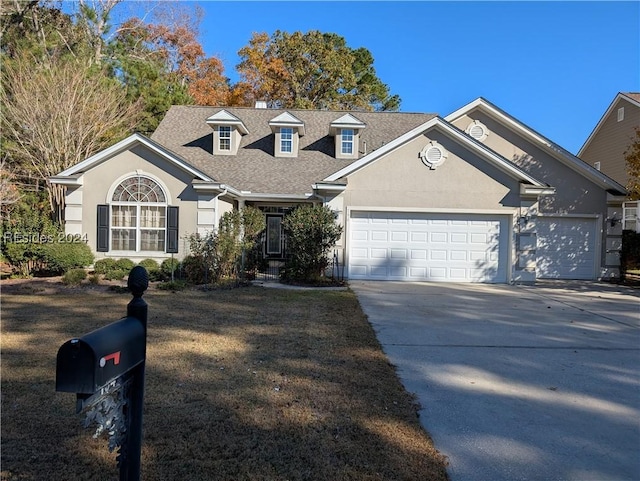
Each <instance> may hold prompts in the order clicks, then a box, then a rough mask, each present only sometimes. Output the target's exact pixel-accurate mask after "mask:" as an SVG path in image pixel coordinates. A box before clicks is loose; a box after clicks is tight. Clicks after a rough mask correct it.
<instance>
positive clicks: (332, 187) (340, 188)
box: [311, 184, 347, 192]
mask: <svg viewBox="0 0 640 481" xmlns="http://www.w3.org/2000/svg"><path fill="white" fill-rule="evenodd" d="M311 188H312V189H313V190H319V191H329V192H344V190H345V189H346V188H347V185H346V184H313V185H312V186H311Z"/></svg>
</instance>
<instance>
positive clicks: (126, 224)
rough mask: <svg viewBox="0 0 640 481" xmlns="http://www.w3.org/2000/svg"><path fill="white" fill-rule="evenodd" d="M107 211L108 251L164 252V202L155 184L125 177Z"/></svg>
mask: <svg viewBox="0 0 640 481" xmlns="http://www.w3.org/2000/svg"><path fill="white" fill-rule="evenodd" d="M110 208H111V213H110V223H109V225H110V234H111V236H110V237H111V250H112V251H133V252H140V251H154V252H155V251H159V252H164V251H165V241H166V238H167V232H166V228H167V200H166V195H165V193H164V191H163V190H162V188H161V187H160V185H158V183H157V182H155V181H154V180H152V179H150V178H148V177H145V176H142V175H136V176H132V177H128V178H127V179H125V180H123V181H122V182H120V184H118V186H117V187H116V188H115V190H114V192H113V196H112V197H111V203H110Z"/></svg>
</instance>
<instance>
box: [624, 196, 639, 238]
mask: <svg viewBox="0 0 640 481" xmlns="http://www.w3.org/2000/svg"><path fill="white" fill-rule="evenodd" d="M622 228H623V229H625V230H631V231H633V232H640V201H633V202H625V203H624V204H623V205H622Z"/></svg>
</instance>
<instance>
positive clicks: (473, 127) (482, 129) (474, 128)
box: [465, 120, 488, 142]
mask: <svg viewBox="0 0 640 481" xmlns="http://www.w3.org/2000/svg"><path fill="white" fill-rule="evenodd" d="M465 132H466V133H467V134H469V136H471V137H473V138H474V139H476V140H477V141H479V142H482V141H483V140H484V139H486V138H487V135H488V131H487V127H486V126H485V125H484V124H483V123H482V122H480V121H479V120H474V121H473V122H471V123H470V124H469V126H468V127H467V130H465Z"/></svg>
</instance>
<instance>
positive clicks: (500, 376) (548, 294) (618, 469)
mask: <svg viewBox="0 0 640 481" xmlns="http://www.w3.org/2000/svg"><path fill="white" fill-rule="evenodd" d="M350 286H351V288H352V289H353V291H354V292H355V293H356V295H357V296H358V299H359V300H360V304H361V305H362V308H363V310H364V312H365V313H366V314H367V316H368V317H369V320H370V322H371V324H372V325H373V327H374V329H375V330H376V332H377V334H378V339H379V340H380V342H381V344H382V345H383V348H384V350H385V352H386V354H387V355H388V357H389V360H390V361H391V362H392V363H393V364H395V365H396V366H397V367H398V373H399V375H400V378H401V379H402V381H403V383H404V385H405V387H406V389H407V390H408V391H409V392H413V393H416V395H417V396H418V399H419V402H420V404H421V406H422V409H421V411H420V419H421V421H422V424H423V426H424V427H425V429H426V430H427V431H428V432H429V433H430V434H431V436H432V438H433V440H434V442H435V445H436V447H437V448H438V449H439V450H440V451H441V452H442V453H443V454H445V455H447V456H448V457H449V463H450V464H449V475H450V477H451V480H452V481H482V480H491V481H499V480H509V481H512V480H545V481H546V480H575V481H587V480H597V481H608V480H611V481H613V480H616V481H618V480H620V481H621V480H633V481H637V480H640V291H639V290H637V289H636V290H634V289H631V288H625V287H620V286H615V285H610V284H604V283H588V282H571V283H569V282H549V283H541V284H537V285H536V286H508V285H478V284H433V283H406V282H403V283H396V282H362V281H351V282H350Z"/></svg>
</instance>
